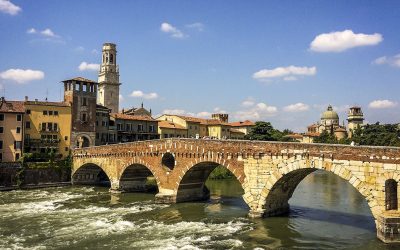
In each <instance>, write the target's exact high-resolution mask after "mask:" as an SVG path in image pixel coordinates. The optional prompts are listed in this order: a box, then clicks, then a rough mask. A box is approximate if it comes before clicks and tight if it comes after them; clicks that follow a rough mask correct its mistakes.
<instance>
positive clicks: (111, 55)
mask: <svg viewBox="0 0 400 250" xmlns="http://www.w3.org/2000/svg"><path fill="white" fill-rule="evenodd" d="M113 62H114V55H113V54H110V63H113Z"/></svg>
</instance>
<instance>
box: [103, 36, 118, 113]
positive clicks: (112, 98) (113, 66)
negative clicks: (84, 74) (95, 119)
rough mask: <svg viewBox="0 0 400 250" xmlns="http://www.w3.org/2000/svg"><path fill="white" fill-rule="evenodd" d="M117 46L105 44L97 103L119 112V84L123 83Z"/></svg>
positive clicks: (113, 111)
mask: <svg viewBox="0 0 400 250" xmlns="http://www.w3.org/2000/svg"><path fill="white" fill-rule="evenodd" d="M116 47H117V46H116V45H115V44H113V43H105V44H103V50H102V61H101V66H100V72H99V78H98V82H99V88H98V93H97V103H98V104H100V105H102V106H105V107H107V108H109V109H110V110H111V112H112V113H118V112H119V86H120V85H121V83H120V82H119V67H118V65H117V49H116Z"/></svg>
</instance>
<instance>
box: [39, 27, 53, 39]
mask: <svg viewBox="0 0 400 250" xmlns="http://www.w3.org/2000/svg"><path fill="white" fill-rule="evenodd" d="M40 34H42V35H43V36H47V37H57V35H56V34H54V32H53V31H52V30H51V29H49V28H47V29H45V30H42V31H40Z"/></svg>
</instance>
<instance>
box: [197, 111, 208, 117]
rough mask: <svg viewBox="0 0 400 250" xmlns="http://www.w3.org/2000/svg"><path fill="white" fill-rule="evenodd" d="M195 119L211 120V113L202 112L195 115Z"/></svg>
mask: <svg viewBox="0 0 400 250" xmlns="http://www.w3.org/2000/svg"><path fill="white" fill-rule="evenodd" d="M195 116H196V117H201V118H211V113H210V112H207V111H202V112H199V113H197V114H195Z"/></svg>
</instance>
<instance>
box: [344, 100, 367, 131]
mask: <svg viewBox="0 0 400 250" xmlns="http://www.w3.org/2000/svg"><path fill="white" fill-rule="evenodd" d="M347 122H348V124H347V133H348V135H349V137H350V138H351V137H352V136H353V132H354V130H356V129H357V128H360V127H362V126H363V123H364V114H363V112H362V110H361V107H359V106H353V107H351V108H350V109H349V112H348V113H347Z"/></svg>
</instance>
